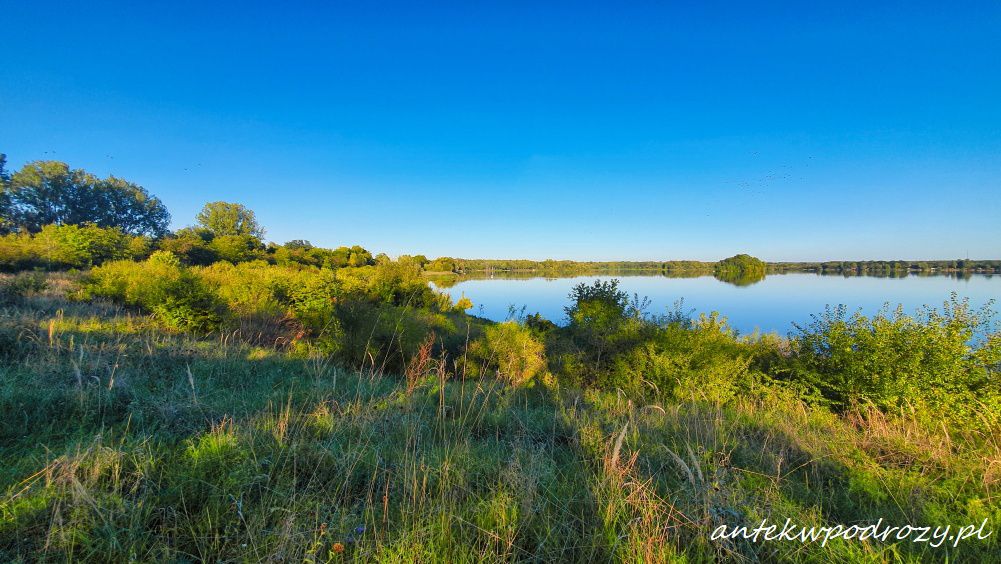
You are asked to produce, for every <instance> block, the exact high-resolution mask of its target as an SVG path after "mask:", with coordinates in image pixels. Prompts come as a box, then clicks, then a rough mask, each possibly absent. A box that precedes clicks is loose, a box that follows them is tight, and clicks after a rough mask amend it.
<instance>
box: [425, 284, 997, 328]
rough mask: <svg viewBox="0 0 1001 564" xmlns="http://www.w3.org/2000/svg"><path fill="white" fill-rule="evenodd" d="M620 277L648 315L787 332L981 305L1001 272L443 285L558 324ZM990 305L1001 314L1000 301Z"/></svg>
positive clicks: (495, 309) (492, 306)
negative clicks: (859, 315)
mask: <svg viewBox="0 0 1001 564" xmlns="http://www.w3.org/2000/svg"><path fill="white" fill-rule="evenodd" d="M611 278H618V279H619V281H620V284H619V287H620V288H621V289H622V290H625V291H626V292H629V294H633V293H636V294H639V295H640V297H643V296H647V297H649V298H650V299H651V301H652V305H651V306H650V308H649V309H648V312H649V313H666V312H667V311H669V310H673V309H674V308H673V304H674V303H675V301H677V300H678V299H681V298H684V309H685V311H688V310H692V309H694V310H695V311H696V313H703V312H705V313H708V312H710V311H718V312H719V313H720V314H722V315H724V316H726V317H727V318H728V319H729V321H730V325H731V326H732V327H734V328H736V329H737V330H738V331H739V332H740V333H742V334H746V333H751V332H753V331H755V330H760V331H762V332H776V333H779V334H781V335H786V334H787V333H789V332H792V331H794V327H793V323H794V322H796V323H800V324H805V323H809V322H810V320H811V319H810V315H811V314H818V313H822V312H823V311H824V307H825V306H826V305H831V306H836V305H838V304H844V305H845V306H847V307H848V310H849V312H853V311H855V310H859V309H861V310H862V312H863V313H865V314H869V315H871V314H873V313H875V312H877V311H879V309H880V308H881V307H882V306H883V304H885V303H889V304H890V305H891V306H893V307H896V305H897V304H901V305H903V307H904V309H905V311H907V312H908V313H913V312H914V311H915V310H916V309H917V308H918V307H920V306H922V305H925V304H928V305H933V306H937V307H939V308H941V305H942V302H944V301H946V300H948V299H949V296H950V293H952V292H955V293H956V294H957V295H958V296H959V297H960V298H969V300H970V304H971V305H972V306H974V307H978V308H979V307H980V306H982V305H984V304H986V303H987V302H988V301H989V300H992V299H997V298H1001V276H996V275H995V276H990V275H980V274H975V275H972V276H970V277H969V278H965V279H962V278H956V277H952V276H908V277H906V278H877V277H869V276H855V277H842V276H820V275H816V274H804V273H795V274H773V275H769V276H768V277H766V278H765V279H764V280H762V281H760V282H757V283H755V284H752V285H750V286H734V285H732V284H727V283H725V282H720V281H719V280H716V279H715V278H713V277H712V276H700V277H695V278H667V277H664V276H628V275H615V276H605V275H602V276H575V277H569V278H529V279H524V278H521V279H517V278H501V277H495V278H490V279H481V280H463V281H461V282H459V283H457V284H455V285H454V286H452V287H450V288H445V289H444V290H445V291H446V292H448V293H449V294H450V295H451V296H452V298H453V299H458V298H460V297H461V296H466V297H468V298H469V299H470V300H472V301H473V304H474V305H473V308H472V309H471V310H469V312H470V313H472V314H474V315H479V316H482V317H486V318H488V319H493V320H495V321H503V320H504V319H507V318H508V311H509V308H510V306H514V307H515V308H517V309H519V310H520V309H521V308H522V307H523V306H524V307H525V308H526V309H525V311H526V313H535V312H538V313H541V314H542V315H543V317H545V318H547V319H550V320H552V321H555V322H557V323H560V324H562V323H565V322H566V318H565V315H564V313H563V308H564V307H565V306H566V305H567V304H568V303H569V302H568V300H567V294H569V293H570V289H571V288H572V287H573V286H575V285H576V284H579V283H581V282H585V283H588V284H590V283H591V282H593V281H594V280H609V279H611ZM992 309H993V310H994V311H995V312H997V311H998V306H997V304H995V305H994V306H993V307H992Z"/></svg>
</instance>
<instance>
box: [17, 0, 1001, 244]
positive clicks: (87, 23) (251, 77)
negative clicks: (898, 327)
mask: <svg viewBox="0 0 1001 564" xmlns="http://www.w3.org/2000/svg"><path fill="white" fill-rule="evenodd" d="M70 4H71V3H69V2H58V3H56V2H44V1H32V2H6V3H4V4H3V6H2V8H0V20H2V22H3V23H2V32H0V38H2V39H0V42H2V45H3V48H2V53H3V59H2V60H3V64H2V68H0V152H5V153H7V154H8V157H9V159H10V161H11V165H13V166H14V167H20V165H21V164H23V163H24V162H27V161H30V160H36V159H43V158H55V159H58V160H63V161H66V162H68V163H70V164H71V165H72V166H74V167H81V168H85V169H87V170H90V171H92V172H95V173H98V174H101V175H106V174H111V173H113V174H115V175H118V176H122V177H125V178H127V179H129V180H132V181H134V182H137V183H139V184H142V185H143V186H145V187H146V188H147V189H148V190H150V191H151V192H153V193H154V194H156V195H158V196H160V197H161V198H162V199H163V200H164V202H166V204H167V205H168V207H169V208H170V211H171V213H172V214H173V224H174V226H175V227H181V226H184V225H188V224H190V223H192V222H193V218H194V215H195V213H196V212H197V210H198V209H199V208H200V207H201V205H202V204H203V203H205V202H206V201H210V200H220V199H221V200H228V201H238V202H241V203H244V204H246V205H248V206H249V207H251V208H252V209H254V210H255V211H256V212H257V214H258V217H259V218H260V220H261V221H262V223H263V224H264V226H265V227H266V228H267V230H268V239H270V240H275V241H278V242H284V241H286V240H289V239H295V238H303V239H309V240H311V241H312V242H313V243H314V244H320V245H324V246H336V245H341V244H355V243H358V244H362V245H364V246H366V247H367V248H370V249H371V250H373V251H376V252H379V251H383V252H387V253H389V254H391V255H396V254H400V253H423V254H426V255H428V256H432V257H433V256H438V255H450V256H462V257H494V258H536V259H542V258H548V257H552V258H569V259H637V260H643V259H685V258H691V259H709V260H715V259H718V258H721V257H724V256H729V255H732V254H734V253H737V252H749V253H752V254H754V255H757V256H760V257H762V258H765V259H769V260H814V259H856V258H860V259H867V258H873V259H874V258H906V259H920V258H957V257H962V256H965V255H966V254H967V253H969V256H970V257H972V258H999V257H1001V3H999V2H996V1H985V2H971V3H966V2H927V3H925V2H899V3H889V2H888V3H883V2H879V3H872V2H860V3H846V2H832V3H830V4H829V5H827V6H817V5H813V4H814V3H803V2H790V3H788V4H785V5H779V4H763V3H748V5H747V6H745V7H744V8H735V7H733V6H732V5H731V3H729V2H720V3H686V4H687V5H684V6H683V5H681V4H680V3H679V4H677V5H676V6H663V5H658V4H664V3H650V4H647V5H641V4H638V3H611V2H605V3H601V4H594V5H586V4H584V3H578V2H573V3H570V2H567V3H561V4H548V3H547V5H548V7H540V5H541V4H543V3H539V2H525V3H515V2H510V1H507V2H497V3H492V4H483V5H479V4H480V3H474V2H459V3H455V4H454V5H452V6H451V7H441V6H442V5H441V4H438V7H432V6H430V5H429V4H437V3H411V4H408V5H402V4H395V3H380V4H376V3H352V5H349V4H347V3H345V4H337V5H335V4H331V3H327V2H322V3H321V2H317V3H315V4H313V5H309V6H306V5H298V6H291V7H290V6H287V5H286V3H274V2H269V3H261V4H256V5H255V4H253V3H240V4H233V5H230V6H221V5H219V4H216V3H209V2H191V3H187V2H163V3H160V2H156V3H154V2H121V3H118V4H114V5H112V4H106V3H101V2H87V3H84V2H79V3H76V2H74V3H72V4H75V5H70ZM288 4H292V3H288ZM360 4H365V6H366V7H365V8H364V9H360V8H358V5H360ZM473 4H476V5H478V6H477V7H473ZM625 4H628V5H629V6H631V7H625ZM876 4H878V5H876Z"/></svg>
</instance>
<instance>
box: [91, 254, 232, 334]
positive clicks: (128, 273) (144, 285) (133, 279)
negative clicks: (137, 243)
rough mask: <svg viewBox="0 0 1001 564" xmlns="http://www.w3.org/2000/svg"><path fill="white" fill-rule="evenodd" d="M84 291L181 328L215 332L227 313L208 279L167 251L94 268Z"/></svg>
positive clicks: (173, 327)
mask: <svg viewBox="0 0 1001 564" xmlns="http://www.w3.org/2000/svg"><path fill="white" fill-rule="evenodd" d="M81 294H82V296H83V297H84V298H94V297H100V298H107V299H111V300H114V301H118V302H121V303H124V304H127V305H132V306H139V307H141V308H143V309H144V310H146V311H148V312H150V313H153V314H154V315H155V316H156V317H157V318H158V319H159V320H160V321H161V322H163V323H164V324H165V325H166V326H167V327H170V328H172V329H177V330H190V331H196V332H208V331H212V330H214V329H216V328H218V327H219V326H220V324H221V323H222V322H223V320H224V318H225V315H226V307H225V304H224V303H223V302H222V300H220V299H219V298H218V296H217V295H216V294H215V293H214V292H212V291H211V289H209V288H208V287H207V286H206V284H205V283H204V281H203V280H202V279H201V278H200V277H199V276H197V275H196V274H195V273H193V272H192V271H190V270H189V269H188V268H186V267H184V266H183V265H181V264H180V261H179V260H178V259H177V257H176V256H174V255H173V254H171V253H168V252H165V251H157V252H156V253H153V255H152V256H150V258H149V259H148V260H146V261H144V262H132V261H113V262H109V263H106V264H103V265H101V266H99V267H97V268H95V269H93V270H92V271H91V272H90V274H89V275H88V276H87V278H86V280H85V281H84V283H83V287H82V292H81Z"/></svg>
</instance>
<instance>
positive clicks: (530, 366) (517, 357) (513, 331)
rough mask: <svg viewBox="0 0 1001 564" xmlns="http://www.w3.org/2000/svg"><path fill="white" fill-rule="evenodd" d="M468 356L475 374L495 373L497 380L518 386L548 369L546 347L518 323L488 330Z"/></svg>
mask: <svg viewBox="0 0 1001 564" xmlns="http://www.w3.org/2000/svg"><path fill="white" fill-rule="evenodd" d="M469 352H470V360H471V361H473V362H474V364H473V366H474V367H475V368H474V370H475V371H476V372H480V371H483V370H488V371H489V370H496V373H497V375H498V376H500V377H501V378H502V379H504V380H506V381H508V382H510V383H511V384H516V385H517V384H522V383H524V382H527V381H529V380H531V379H532V378H533V377H535V376H536V375H538V374H540V373H541V372H542V371H543V370H544V369H545V367H546V350H545V345H544V344H543V343H542V342H541V341H539V340H538V339H537V338H536V336H535V334H534V333H533V332H532V331H531V330H530V329H528V328H527V327H525V326H524V325H521V324H519V323H517V322H515V321H505V322H504V323H497V324H495V325H490V326H488V327H487V328H486V329H485V330H484V332H483V336H482V337H481V338H479V339H477V340H476V341H474V342H473V343H472V344H471V345H470V351H469Z"/></svg>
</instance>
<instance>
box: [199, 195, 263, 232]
mask: <svg viewBox="0 0 1001 564" xmlns="http://www.w3.org/2000/svg"><path fill="white" fill-rule="evenodd" d="M195 220H196V221H197V222H198V225H199V226H201V227H202V228H204V229H207V230H208V231H209V232H211V233H212V234H213V235H215V236H216V237H220V236H232V235H250V236H251V237H256V238H258V239H260V238H262V237H264V228H262V227H261V226H260V224H259V223H257V216H255V215H254V212H253V211H252V210H250V209H248V208H247V207H246V206H244V205H243V204H235V203H230V202H209V203H207V204H205V207H203V208H202V211H200V212H198V215H197V216H195Z"/></svg>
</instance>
